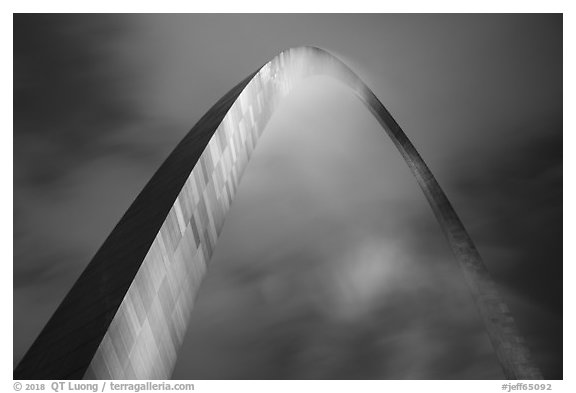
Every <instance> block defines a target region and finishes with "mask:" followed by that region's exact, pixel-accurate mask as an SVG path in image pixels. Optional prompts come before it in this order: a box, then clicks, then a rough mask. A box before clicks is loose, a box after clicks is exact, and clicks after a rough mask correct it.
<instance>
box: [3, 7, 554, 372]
mask: <svg viewBox="0 0 576 393" xmlns="http://www.w3.org/2000/svg"><path fill="white" fill-rule="evenodd" d="M300 45H314V46H319V47H322V48H324V49H326V50H328V51H330V52H331V53H333V54H334V55H336V56H337V57H339V58H340V59H341V60H343V61H344V62H345V63H346V64H348V65H349V66H350V67H351V68H352V69H353V70H355V71H356V72H357V73H358V75H359V76H360V77H361V78H362V79H363V80H364V81H365V82H366V83H367V84H368V85H369V86H370V87H371V88H372V90H373V91H374V93H375V94H376V95H377V96H378V97H379V98H380V100H381V101H382V102H383V103H384V105H385V106H386V107H387V108H388V110H389V111H390V112H391V113H392V115H393V116H394V117H395V119H396V120H397V121H398V123H399V124H400V125H401V126H402V127H403V129H404V131H405V132H406V134H407V135H408V137H409V138H411V140H412V142H413V143H414V145H415V146H416V148H417V149H418V150H419V152H420V154H421V155H422V156H423V158H424V160H425V161H426V162H427V163H428V165H429V167H430V168H431V170H432V171H433V173H434V174H435V175H436V177H437V179H438V181H439V183H440V185H441V186H442V187H443V188H444V191H445V192H446V194H447V196H448V198H449V199H450V200H451V202H452V204H453V205H454V207H455V209H456V211H457V212H458V214H459V215H460V218H461V219H462V221H463V223H464V225H465V226H466V228H467V229H468V231H469V232H470V234H471V236H472V238H473V239H474V241H475V242H476V245H477V247H478V249H479V251H480V253H481V255H482V256H483V258H484V260H485V263H486V265H487V267H488V269H489V271H490V272H491V273H492V275H493V277H494V278H495V280H496V281H497V282H498V283H499V284H500V286H501V291H502V294H503V296H504V298H505V299H506V301H507V302H508V303H509V305H510V307H511V309H512V312H513V314H514V316H515V318H516V321H517V323H518V326H519V328H520V330H521V331H522V332H523V334H524V335H525V337H526V339H527V341H528V345H529V346H530V348H531V349H532V351H533V355H534V358H535V361H536V363H537V364H538V365H539V366H540V367H541V369H542V371H543V373H544V375H545V377H546V378H551V379H560V378H562V333H563V332H562V300H563V299H562V188H563V182H562V16H561V15H538V14H525V15H513V14H510V15H461V14H453V15H441V14H436V15H385V14H384V15H377V14H371V15H346V14H342V15H49V16H37V15H15V16H14V135H13V136H14V146H13V150H14V319H13V320H14V354H13V360H14V365H16V364H17V363H18V361H19V360H20V359H21V358H22V356H23V354H24V353H25V351H26V350H27V349H28V347H29V346H30V345H31V343H32V341H33V340H34V339H35V338H36V336H37V335H38V333H39V332H40V330H41V329H42V327H43V326H44V324H45V323H46V322H47V320H48V318H49V317H50V315H51V314H52V313H53V312H54V310H55V308H56V307H57V305H58V304H59V302H60V301H61V300H62V298H63V297H64V295H65V294H66V292H67V291H68V290H69V289H70V287H71V286H72V284H73V282H74V281H75V279H76V278H77V277H78V276H79V275H80V273H81V272H82V270H83V269H84V267H85V266H86V265H87V264H88V262H89V261H90V259H91V257H92V256H93V255H94V253H95V252H96V250H97V249H98V247H99V246H100V245H101V244H102V242H103V241H104V239H105V238H106V236H107V235H108V234H109V233H110V231H111V230H112V228H113V227H114V225H115V224H116V223H117V221H118V220H119V219H120V217H121V215H122V214H123V212H124V211H125V210H126V209H127V208H128V206H129V205H130V203H131V202H132V201H133V199H134V198H135V197H136V195H137V194H138V193H139V192H140V190H141V189H142V187H143V186H144V184H145V183H146V182H147V181H148V179H149V178H150V177H151V176H152V174H153V173H154V171H155V170H156V169H157V168H158V167H159V165H160V164H161V162H162V161H163V160H164V159H165V158H166V157H167V155H168V154H169V153H170V151H171V150H172V149H173V148H174V146H175V145H176V144H177V143H178V141H179V140H180V139H181V138H182V137H183V136H184V135H185V133H186V132H187V131H188V130H189V129H190V128H191V127H192V126H193V125H194V124H195V122H196V121H197V120H198V119H199V118H200V117H201V116H202V115H203V114H204V113H205V112H206V111H207V110H208V109H209V108H210V106H211V105H212V104H213V103H214V102H215V101H216V100H217V99H218V98H220V97H221V96H222V95H223V94H225V93H226V92H227V91H228V90H229V89H230V88H231V87H232V86H234V85H235V84H236V83H238V82H239V81H240V80H242V79H243V78H244V77H245V76H247V75H248V74H250V73H251V72H253V71H254V70H256V69H257V68H258V67H260V66H261V65H262V64H264V63H265V62H266V61H268V60H269V59H271V58H272V57H273V56H275V55H276V54H277V53H278V52H280V51H281V50H283V49H286V48H289V47H293V46H300ZM502 377H503V376H502V374H501V371H500V369H499V366H498V364H497V362H496V358H495V356H494V354H493V351H492V349H491V347H490V344H489V342H488V339H487V337H486V335H485V333H484V330H483V327H482V325H481V322H480V319H479V317H478V314H477V311H476V310H475V308H474V305H473V303H472V300H471V297H470V295H469V293H468V291H467V288H466V286H465V284H464V282H463V278H462V275H461V273H460V271H459V270H458V268H457V265H456V263H455V261H454V259H453V258H452V255H451V254H450V250H449V248H448V245H447V244H446V241H445V239H444V238H443V235H442V233H441V231H440V228H439V226H438V224H437V223H436V220H435V218H434V216H433V214H432V212H431V210H430V208H429V207H428V205H427V202H426V200H425V198H424V196H423V195H422V193H421V192H420V190H419V188H418V186H417V184H416V181H415V180H414V179H413V178H412V175H411V174H410V171H409V170H408V168H407V166H406V165H405V164H404V162H403V160H402V159H401V157H400V155H399V154H398V152H396V150H395V148H394V146H393V144H392V143H391V141H390V140H389V139H388V137H387V136H386V135H385V134H383V132H382V130H381V129H380V126H379V125H378V124H377V122H376V121H375V120H374V119H373V118H372V117H371V115H370V113H369V111H368V110H367V109H365V108H364V107H363V106H362V104H361V103H360V102H359V101H358V100H357V99H356V98H355V97H354V96H353V95H352V94H351V93H350V92H349V91H348V90H346V88H345V87H344V86H342V85H340V84H339V83H337V82H335V81H333V80H329V79H327V78H322V77H316V78H311V79H309V80H307V81H306V82H305V83H302V84H300V85H299V86H297V88H296V89H295V90H294V91H293V93H292V94H291V95H290V96H289V97H288V98H287V99H286V101H285V102H284V103H283V104H282V106H281V107H280V108H279V109H278V111H277V112H276V114H275V115H274V117H273V118H272V120H271V122H270V123H269V126H268V127H267V129H266V131H265V132H264V134H263V136H262V138H261V140H260V142H259V145H258V147H257V149H256V151H255V153H254V155H253V158H252V160H251V162H250V163H249V165H248V168H247V171H246V172H245V175H244V178H243V180H242V183H241V185H240V187H239V189H238V194H237V196H236V199H235V201H234V203H233V205H232V208H231V210H230V213H229V214H228V217H227V219H226V223H225V226H224V229H223V232H222V234H221V237H220V240H219V243H218V246H217V248H216V251H215V254H214V256H213V258H212V262H211V264H210V268H209V271H208V274H207V276H206V279H205V282H204V284H203V286H202V288H201V289H200V292H199V296H198V299H197V303H196V307H195V310H194V311H193V314H192V319H191V321H190V326H189V330H188V334H187V337H186V339H185V342H184V345H183V347H182V350H181V353H180V358H179V360H178V362H177V364H176V369H175V372H174V378H177V379H229V378H233V379H307V378H312V379H339V378H344V379H356V378H360V379H380V378H382V379H484V378H488V379H500V378H502Z"/></svg>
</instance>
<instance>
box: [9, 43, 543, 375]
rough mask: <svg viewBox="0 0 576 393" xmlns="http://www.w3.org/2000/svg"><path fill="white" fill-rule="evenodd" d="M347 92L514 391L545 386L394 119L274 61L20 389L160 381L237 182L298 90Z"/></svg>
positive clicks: (53, 336)
mask: <svg viewBox="0 0 576 393" xmlns="http://www.w3.org/2000/svg"><path fill="white" fill-rule="evenodd" d="M310 75H329V76H332V77H334V78H336V79H337V80H339V81H341V82H343V83H344V84H346V85H347V86H348V87H349V88H351V89H352V90H353V91H354V92H355V93H356V95H357V96H358V97H359V98H360V100H361V101H362V102H364V104H365V105H366V106H367V107H368V108H369V110H370V111H371V112H372V114H373V115H374V116H375V117H376V119H377V120H378V122H379V123H380V125H381V126H382V128H384V130H385V131H386V133H387V134H388V136H389V137H390V138H391V139H392V141H393V142H394V144H395V145H396V147H397V148H398V150H399V152H400V154H401V155H402V157H403V158H404V159H405V160H406V163H407V164H408V166H409V167H410V169H411V170H412V173H413V174H414V176H415V177H416V180H417V181H418V184H419V185H420V187H421V188H422V190H423V192H424V195H425V196H426V198H427V199H428V202H429V203H430V205H431V207H432V210H433V211H434V213H435V215H436V217H437V219H438V222H439V223H440V226H441V227H442V230H443V231H444V233H445V235H446V237H447V238H448V242H449V244H450V246H451V248H452V251H453V252H454V255H455V256H456V260H457V261H458V263H459V265H460V267H461V269H462V272H463V274H464V277H465V280H466V282H467V284H468V286H469V288H470V291H471V293H472V296H473V298H474V300H475V303H476V305H477V307H478V309H479V312H480V316H481V318H482V320H483V322H484V325H485V328H486V331H487V333H488V336H489V338H490V341H491V343H492V345H493V347H494V350H495V352H496V355H497V358H498V360H499V361H500V364H501V366H502V368H503V371H504V375H505V376H506V378H509V379H541V378H542V376H541V374H540V372H539V370H538V368H537V367H536V366H535V365H534V364H533V363H532V361H531V359H530V355H529V351H528V349H527V346H526V343H525V342H524V340H523V339H522V337H521V335H520V334H519V332H518V330H517V328H516V325H515V323H514V320H513V318H512V316H511V314H510V311H509V309H508V307H507V306H506V304H505V303H504V301H503V300H502V298H501V297H500V295H499V294H498V292H497V289H496V286H495V284H494V282H493V281H492V279H491V278H490V275H489V274H488V272H487V270H486V267H485V266H484V263H483V262H482V259H481V257H480V255H479V253H478V251H477V250H476V247H475V246H474V244H473V242H472V240H471V238H470V236H469V235H468V233H467V232H466V230H465V229H464V226H463V225H462V223H461V221H460V219H459V218H458V216H457V215H456V213H455V211H454V209H453V208H452V206H451V204H450V202H449V201H448V199H447V197H446V195H445V194H444V192H443V191H442V189H441V188H440V185H439V184H438V183H437V181H436V179H435V178H434V176H433V175H432V173H431V172H430V170H429V169H428V167H427V166H426V164H425V163H424V161H423V160H422V158H421V157H420V155H419V154H418V152H417V151H416V149H415V148H414V146H413V145H412V143H411V142H410V141H409V140H408V138H407V136H406V135H405V134H404V132H403V131H402V129H401V128H400V126H399V125H398V124H397V123H396V121H395V120H394V119H393V118H392V116H391V115H390V113H389V112H388V111H387V110H386V108H385V107H384V106H383V105H382V103H381V102H380V101H379V100H378V98H377V97H376V96H375V95H374V93H372V91H371V90H370V89H369V88H368V87H367V86H366V85H365V84H364V83H363V82H362V81H361V80H360V78H359V77H358V76H357V75H356V74H355V73H354V72H353V71H352V70H350V69H349V68H348V67H347V66H346V65H345V64H343V63H342V62H341V61H340V60H338V59H337V58H335V57H334V56H332V55H331V54H329V53H328V52H326V51H324V50H322V49H319V48H314V47H299V48H292V49H289V50H286V51H284V52H282V53H280V54H279V55H278V56H276V57H275V58H274V59H273V60H271V61H270V62H268V63H267V64H265V65H264V66H263V67H262V68H260V69H259V70H258V71H257V72H256V73H254V74H252V75H250V76H249V77H248V78H246V79H245V80H244V81H242V82H241V83H239V84H238V85H237V86H236V87H234V88H233V89H232V90H231V91H229V92H228V93H227V94H226V95H225V96H224V97H223V98H222V99H220V100H219V101H218V102H217V103H216V104H215V105H214V106H213V107H212V108H211V109H210V110H209V111H208V112H207V113H206V114H205V115H204V116H203V117H202V118H201V119H200V120H199V121H198V123H197V124H196V125H195V126H194V128H192V130H191V131H190V132H189V133H188V134H187V135H186V136H185V137H184V139H183V140H182V141H181V142H180V143H179V144H178V146H177V147H176V148H175V149H174V151H173V152H172V153H171V154H170V156H169V157H168V158H167V159H166V161H165V162H164V163H163V164H162V166H161V167H160V168H159V169H158V171H157V172H156V173H155V174H154V176H153V177H152V179H151V180H150V181H149V182H148V183H147V184H146V186H145V187H144V189H143V190H142V192H141V193H140V194H139V195H138V197H137V198H136V199H135V201H134V202H133V203H132V205H131V206H130V208H129V209H128V210H127V211H126V213H125V214H124V216H123V217H122V219H121V220H120V221H119V223H118V224H117V225H116V227H115V228H114V230H113V231H112V233H111V234H110V235H109V237H108V238H107V239H106V241H105V242H104V244H103V245H102V247H101V248H100V249H99V250H98V252H97V253H96V255H95V256H94V258H93V259H92V261H91V262H90V264H89V265H88V267H87V268H86V269H85V271H84V272H83V273H82V274H81V276H80V277H79V279H78V280H77V282H76V283H75V284H74V286H73V287H72V289H71V290H70V292H69V293H68V295H67V296H66V297H65V299H64V300H63V301H62V303H61V304H60V306H59V307H58V309H57V310H56V312H55V313H54V315H53V316H52V318H51V319H50V320H49V322H48V323H47V325H46V326H45V328H44V329H43V330H42V332H41V333H40V335H39V336H38V338H37V339H36V341H35V342H34V344H33V345H32V346H31V348H30V349H29V351H28V352H27V353H26V355H25V356H24V358H23V359H22V361H21V362H20V364H19V365H18V366H17V367H16V369H15V370H14V378H15V379H81V378H84V379H167V378H169V377H170V376H171V374H172V371H173V368H174V365H175V362H176V358H177V353H178V349H179V347H180V346H181V344H182V341H183V338H184V334H185V331H186V328H187V323H188V320H189V316H190V313H191V311H192V307H193V303H194V298H195V295H196V292H197V290H198V288H199V286H200V283H201V280H202V277H203V276H204V273H205V271H206V266H207V264H208V262H209V260H210V257H211V255H212V251H213V249H214V247H215V244H216V241H217V238H218V235H219V233H220V231H221V229H222V226H223V223H224V217H225V215H226V213H227V211H228V209H229V208H230V204H231V202H232V199H233V197H234V195H235V192H236V190H237V187H238V183H239V181H240V178H241V176H242V173H243V171H244V169H245V167H246V164H247V163H248V160H249V158H250V156H251V153H252V151H253V149H254V147H255V144H256V142H257V140H258V138H259V137H260V135H261V133H262V131H263V130H264V128H265V125H266V124H267V122H268V120H269V119H270V117H271V115H272V113H273V112H274V109H275V108H276V107H277V105H278V103H279V102H280V101H281V99H282V98H283V97H284V96H285V95H286V94H287V93H288V91H289V90H290V88H291V87H292V85H293V84H294V82H295V81H297V80H299V79H302V78H305V77H307V76H310Z"/></svg>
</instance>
